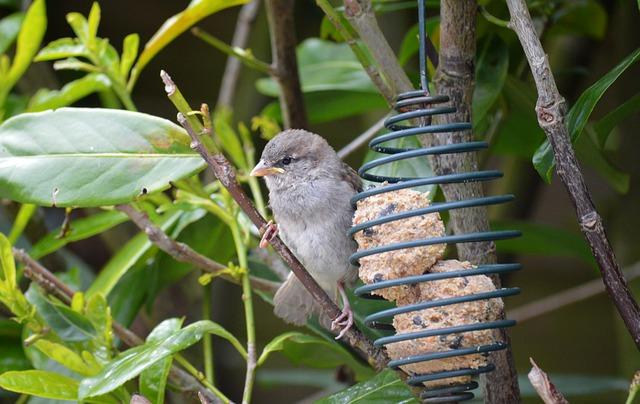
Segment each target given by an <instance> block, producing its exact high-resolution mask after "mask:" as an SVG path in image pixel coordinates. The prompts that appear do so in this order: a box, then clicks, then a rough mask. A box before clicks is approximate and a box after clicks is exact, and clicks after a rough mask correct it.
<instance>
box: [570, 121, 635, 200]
mask: <svg viewBox="0 0 640 404" xmlns="http://www.w3.org/2000/svg"><path fill="white" fill-rule="evenodd" d="M585 131H586V132H588V133H589V134H590V135H591V136H580V138H579V139H578V141H577V142H576V143H575V145H574V147H575V150H576V155H577V156H578V159H579V160H580V161H582V162H583V163H584V164H585V165H587V166H589V167H591V168H593V169H594V170H596V171H597V172H598V174H600V175H601V176H602V177H603V178H604V179H605V180H606V181H607V183H608V184H609V185H610V186H611V187H612V188H613V189H614V190H615V191H616V192H618V193H620V194H626V193H627V192H628V191H629V184H630V182H631V177H630V175H629V174H628V173H625V172H622V171H620V170H619V169H617V168H616V167H614V166H613V165H612V164H611V163H610V162H609V160H608V159H607V158H606V157H605V156H604V151H603V150H601V149H600V148H599V147H598V146H597V145H596V144H595V141H594V140H593V138H595V137H596V134H595V133H594V132H593V128H592V126H591V125H588V126H587V127H586V128H585Z"/></svg>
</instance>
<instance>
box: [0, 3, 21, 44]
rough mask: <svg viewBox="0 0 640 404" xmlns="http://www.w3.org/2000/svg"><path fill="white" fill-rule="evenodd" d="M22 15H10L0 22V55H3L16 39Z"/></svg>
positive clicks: (19, 13)
mask: <svg viewBox="0 0 640 404" xmlns="http://www.w3.org/2000/svg"><path fill="white" fill-rule="evenodd" d="M23 19H24V13H21V12H17V13H13V14H10V15H8V16H6V17H4V18H3V19H1V20H0V54H2V53H5V51H6V50H7V49H9V47H10V46H11V44H12V43H13V41H15V40H16V38H17V37H18V32H20V25H21V24H22V20H23Z"/></svg>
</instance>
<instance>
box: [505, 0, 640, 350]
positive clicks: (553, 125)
mask: <svg viewBox="0 0 640 404" xmlns="http://www.w3.org/2000/svg"><path fill="white" fill-rule="evenodd" d="M507 6H508V7H509V13H510V15H511V20H510V22H509V27H510V28H511V29H513V30H514V31H515V33H516V34H517V35H518V39H519V40H520V44H521V45H522V49H523V50H524V53H525V56H526V57H527V61H528V62H529V66H530V68H531V74H532V75H533V79H534V81H535V83H536V88H537V90H538V101H537V103H536V115H537V117H538V124H539V125H540V127H541V128H542V130H544V132H545V135H546V136H547V139H548V140H549V142H550V143H551V146H552V147H553V153H554V157H555V161H556V172H557V173H558V176H559V177H560V179H561V180H562V182H563V183H564V185H565V187H566V189H567V192H568V194H569V197H570V198H571V202H572V203H573V205H574V208H575V210H576V215H577V217H578V223H579V224H580V229H581V230H582V233H583V234H584V236H585V238H586V240H587V242H588V243H589V246H590V247H591V252H592V253H593V256H594V257H595V259H596V262H597V264H598V267H599V268H600V275H601V276H602V280H603V281H604V285H605V288H606V290H607V293H608V294H609V296H610V297H611V299H612V300H613V303H614V304H615V306H616V308H617V309H618V312H619V313H620V316H621V317H622V320H623V321H624V323H625V325H626V326H627V329H628V330H629V333H630V334H631V337H632V338H633V340H634V342H635V343H636V346H638V347H639V348H640V307H638V303H637V302H636V301H635V299H634V298H633V295H632V294H631V291H630V290H629V287H628V285H627V281H626V280H625V278H624V275H623V274H622V272H621V271H620V268H619V266H618V263H617V261H616V257H615V254H614V252H613V248H612V247H611V244H610V243H609V239H608V238H607V234H606V232H605V229H604V225H603V223H602V218H601V217H600V215H599V214H598V212H597V211H596V208H595V205H594V203H593V200H592V198H591V194H590V193H589V190H588V189H587V185H586V184H585V182H584V177H583V176H582V172H581V170H580V166H579V164H578V161H577V159H576V155H575V152H574V150H573V147H572V146H571V140H570V138H569V134H568V131H567V126H566V125H565V122H564V119H565V115H566V111H567V108H566V103H565V100H564V98H562V96H561V95H560V92H559V91H558V87H557V86H556V82H555V79H554V77H553V74H552V72H551V66H550V65H549V59H548V58H547V55H546V54H545V52H544V49H543V48H542V44H541V43H540V39H538V36H537V35H536V30H535V28H534V26H533V22H532V20H531V15H530V14H529V10H528V9H527V5H526V3H525V2H524V0H507Z"/></svg>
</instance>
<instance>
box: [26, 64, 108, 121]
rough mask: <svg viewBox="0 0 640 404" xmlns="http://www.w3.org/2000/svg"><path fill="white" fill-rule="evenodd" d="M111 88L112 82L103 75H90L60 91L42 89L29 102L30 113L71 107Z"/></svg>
mask: <svg viewBox="0 0 640 404" xmlns="http://www.w3.org/2000/svg"><path fill="white" fill-rule="evenodd" d="M110 88H111V81H109V78H108V77H107V76H105V75H104V74H102V73H89V74H87V75H86V76H84V77H82V78H80V79H77V80H74V81H71V82H69V83H67V84H65V85H64V87H62V88H61V89H60V90H47V89H44V88H43V89H40V90H38V92H37V93H36V94H35V95H34V96H33V97H32V98H31V100H30V101H29V106H28V108H27V109H28V111H29V112H39V111H44V110H47V109H57V108H62V107H66V106H69V105H71V104H73V103H74V102H76V101H78V100H80V99H82V98H84V97H86V96H88V95H90V94H93V93H97V92H99V91H106V90H109V89H110Z"/></svg>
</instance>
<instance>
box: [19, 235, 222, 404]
mask: <svg viewBox="0 0 640 404" xmlns="http://www.w3.org/2000/svg"><path fill="white" fill-rule="evenodd" d="M12 252H13V256H14V257H15V259H16V260H18V261H19V262H21V263H22V264H24V266H25V268H24V275H25V276H26V277H27V278H29V279H31V280H32V281H33V282H35V283H37V284H38V285H40V287H42V288H43V289H44V290H45V291H46V292H47V293H48V294H50V295H53V296H55V297H57V298H58V299H60V300H61V301H63V302H64V303H66V304H70V303H71V298H72V297H73V294H74V291H73V290H72V289H71V288H70V287H69V286H67V285H65V284H64V283H63V282H62V281H60V280H59V279H58V278H57V277H56V276H55V275H54V274H52V273H51V272H49V270H48V269H47V268H45V267H43V266H42V265H40V263H39V262H38V261H36V260H34V259H33V258H31V257H30V256H29V254H27V253H26V252H25V251H24V250H20V249H17V248H13V250H12ZM113 331H114V332H115V333H116V335H117V336H118V337H119V338H120V339H121V340H122V341H123V342H124V343H125V344H126V345H128V346H129V347H134V346H137V345H140V344H142V343H144V340H143V339H142V338H140V337H138V336H137V335H136V334H134V333H133V332H131V331H130V330H128V329H127V328H125V327H124V326H122V325H121V324H119V323H117V322H115V321H114V322H113ZM169 377H170V378H171V381H172V382H173V383H175V384H176V385H177V386H179V387H180V389H181V390H183V391H194V392H200V393H202V394H204V395H205V396H206V397H207V398H208V399H209V400H211V401H213V402H216V403H219V402H221V401H220V399H218V397H216V396H215V395H214V394H213V393H212V392H211V391H209V390H208V389H207V388H205V387H204V386H203V385H201V384H200V383H199V382H198V380H196V379H195V378H194V377H193V376H191V375H189V374H188V373H186V372H184V371H183V370H182V369H180V368H177V367H175V366H172V368H171V372H170V375H169Z"/></svg>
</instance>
